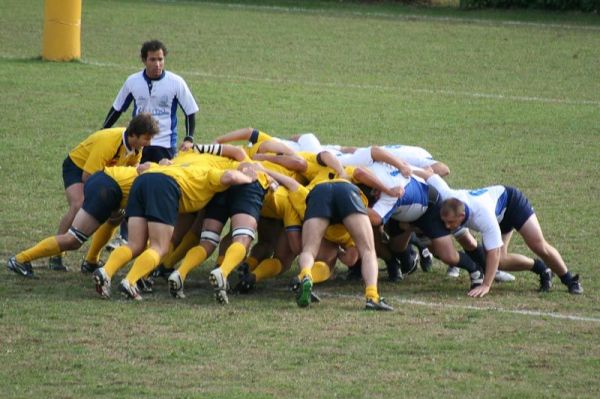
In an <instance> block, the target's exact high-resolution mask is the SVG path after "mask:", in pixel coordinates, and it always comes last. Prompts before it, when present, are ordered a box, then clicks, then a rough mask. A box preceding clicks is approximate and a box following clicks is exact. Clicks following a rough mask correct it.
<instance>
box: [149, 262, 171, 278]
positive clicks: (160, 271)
mask: <svg viewBox="0 0 600 399" xmlns="http://www.w3.org/2000/svg"><path fill="white" fill-rule="evenodd" d="M171 273H173V269H167V268H166V266H165V265H163V264H162V263H161V264H160V265H158V267H157V268H156V269H155V270H154V271H153V272H152V277H153V278H158V277H162V278H163V279H165V280H168V279H169V277H170V276H171Z"/></svg>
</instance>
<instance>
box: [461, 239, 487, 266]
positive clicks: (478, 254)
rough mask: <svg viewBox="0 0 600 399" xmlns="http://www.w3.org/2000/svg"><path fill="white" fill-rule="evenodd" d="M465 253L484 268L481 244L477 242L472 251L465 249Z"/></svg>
mask: <svg viewBox="0 0 600 399" xmlns="http://www.w3.org/2000/svg"><path fill="white" fill-rule="evenodd" d="M465 253H466V254H467V255H469V257H470V258H471V259H472V260H473V262H475V263H477V264H478V265H479V267H480V268H481V269H483V268H485V250H484V249H483V246H482V245H479V243H478V244H477V248H475V249H474V250H472V251H465Z"/></svg>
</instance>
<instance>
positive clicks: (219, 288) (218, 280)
mask: <svg viewBox="0 0 600 399" xmlns="http://www.w3.org/2000/svg"><path fill="white" fill-rule="evenodd" d="M208 281H209V282H210V285H212V287H213V290H214V291H215V299H216V300H217V302H219V303H221V304H223V305H225V304H228V303H229V298H227V289H228V285H229V284H227V278H225V276H223V272H222V271H221V268H219V267H217V268H216V269H213V270H212V271H211V272H210V274H209V275H208Z"/></svg>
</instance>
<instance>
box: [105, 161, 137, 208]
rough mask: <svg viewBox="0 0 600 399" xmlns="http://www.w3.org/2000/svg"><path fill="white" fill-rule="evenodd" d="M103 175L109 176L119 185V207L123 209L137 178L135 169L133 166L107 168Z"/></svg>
mask: <svg viewBox="0 0 600 399" xmlns="http://www.w3.org/2000/svg"><path fill="white" fill-rule="evenodd" d="M104 173H106V174H107V175H108V176H110V177H111V178H112V179H113V180H114V181H115V182H116V183H117V184H118V185H119V188H120V189H121V193H122V194H123V198H122V199H121V204H119V207H120V208H125V205H127V198H129V191H131V186H132V185H133V181H134V180H135V178H136V177H137V176H138V173H137V168H135V167H134V166H109V167H107V168H104Z"/></svg>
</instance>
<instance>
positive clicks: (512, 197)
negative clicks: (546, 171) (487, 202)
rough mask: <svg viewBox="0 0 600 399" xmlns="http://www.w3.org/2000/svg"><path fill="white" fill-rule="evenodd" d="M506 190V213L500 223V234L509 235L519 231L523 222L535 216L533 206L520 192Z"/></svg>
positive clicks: (507, 188)
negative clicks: (513, 231)
mask: <svg viewBox="0 0 600 399" xmlns="http://www.w3.org/2000/svg"><path fill="white" fill-rule="evenodd" d="M505 188H506V195H507V199H506V211H505V212H504V217H503V218H502V221H501V222H500V231H501V232H502V234H507V233H510V232H511V231H512V230H513V229H515V230H517V231H519V230H521V227H523V225H524V224H525V222H526V221H527V220H528V219H529V218H530V217H531V215H533V214H535V211H534V210H533V206H531V203H530V202H529V200H528V199H527V197H526V196H525V194H523V193H522V192H521V191H519V190H518V189H516V188H514V187H510V186H505Z"/></svg>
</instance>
